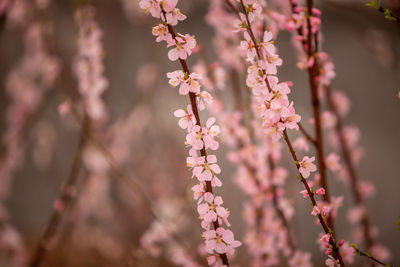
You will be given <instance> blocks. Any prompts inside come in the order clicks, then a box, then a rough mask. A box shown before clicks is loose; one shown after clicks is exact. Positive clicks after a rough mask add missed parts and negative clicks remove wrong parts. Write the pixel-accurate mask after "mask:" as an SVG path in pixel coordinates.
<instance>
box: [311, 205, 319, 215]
mask: <svg viewBox="0 0 400 267" xmlns="http://www.w3.org/2000/svg"><path fill="white" fill-rule="evenodd" d="M320 213H321V211H320V209H319V208H318V206H314V207H313V210H312V212H311V214H312V215H313V216H317V215H318V214H320Z"/></svg>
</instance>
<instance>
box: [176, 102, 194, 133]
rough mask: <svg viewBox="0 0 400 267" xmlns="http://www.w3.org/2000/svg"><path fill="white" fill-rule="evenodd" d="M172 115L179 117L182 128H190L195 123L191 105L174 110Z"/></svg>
mask: <svg viewBox="0 0 400 267" xmlns="http://www.w3.org/2000/svg"><path fill="white" fill-rule="evenodd" d="M174 116H175V117H177V118H180V119H179V122H178V124H179V126H180V127H181V128H182V129H188V130H189V129H190V128H191V127H192V126H193V125H195V124H196V118H195V116H194V114H193V110H192V105H188V106H187V108H186V109H178V110H176V111H175V112H174Z"/></svg>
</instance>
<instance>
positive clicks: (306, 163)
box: [299, 156, 317, 178]
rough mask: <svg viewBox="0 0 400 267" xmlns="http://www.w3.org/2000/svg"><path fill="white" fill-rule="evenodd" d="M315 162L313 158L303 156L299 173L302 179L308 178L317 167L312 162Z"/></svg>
mask: <svg viewBox="0 0 400 267" xmlns="http://www.w3.org/2000/svg"><path fill="white" fill-rule="evenodd" d="M314 160H315V157H311V158H309V157H307V156H304V157H303V160H302V161H301V162H300V168H299V172H300V173H301V175H303V177H304V178H308V177H309V176H310V173H311V172H315V171H316V170H317V167H316V166H315V164H313V163H312V162H313V161H314Z"/></svg>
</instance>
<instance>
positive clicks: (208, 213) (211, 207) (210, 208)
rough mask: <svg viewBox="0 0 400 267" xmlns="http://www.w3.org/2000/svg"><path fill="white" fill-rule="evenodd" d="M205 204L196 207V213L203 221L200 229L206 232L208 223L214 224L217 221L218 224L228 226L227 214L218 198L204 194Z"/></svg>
mask: <svg viewBox="0 0 400 267" xmlns="http://www.w3.org/2000/svg"><path fill="white" fill-rule="evenodd" d="M204 200H205V203H202V204H200V205H198V206H197V211H198V213H199V215H200V216H201V218H202V219H203V222H202V227H203V228H204V229H206V230H208V228H209V226H210V224H209V223H210V222H215V221H216V220H217V219H218V222H219V224H222V222H225V224H226V225H227V226H230V224H229V222H228V216H229V212H228V211H227V210H226V209H225V208H224V207H222V206H221V205H222V204H223V203H224V202H223V200H222V198H221V197H220V196H216V197H215V198H214V195H213V194H211V193H209V192H207V193H205V194H204Z"/></svg>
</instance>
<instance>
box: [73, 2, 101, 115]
mask: <svg viewBox="0 0 400 267" xmlns="http://www.w3.org/2000/svg"><path fill="white" fill-rule="evenodd" d="M94 15H95V14H94V9H93V7H91V6H88V5H87V6H84V7H82V8H80V9H78V10H77V12H76V14H75V19H76V23H77V24H78V26H79V37H78V52H79V54H78V56H77V57H76V59H75V63H74V64H75V65H74V71H75V75H76V76H77V78H78V83H79V86H78V91H79V93H80V94H81V95H82V96H83V100H84V105H85V109H86V112H87V115H88V116H89V118H91V119H92V120H94V121H98V120H100V119H101V118H104V117H106V115H107V114H106V110H105V105H104V103H103V100H102V99H101V95H102V93H103V92H104V90H105V89H106V88H107V86H108V80H107V79H106V78H105V77H104V75H103V73H104V64H103V56H104V50H103V45H102V42H101V38H102V35H103V33H102V30H101V29H100V28H99V26H98V24H97V22H96V21H95V20H94Z"/></svg>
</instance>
